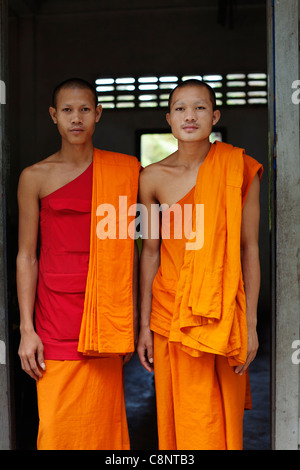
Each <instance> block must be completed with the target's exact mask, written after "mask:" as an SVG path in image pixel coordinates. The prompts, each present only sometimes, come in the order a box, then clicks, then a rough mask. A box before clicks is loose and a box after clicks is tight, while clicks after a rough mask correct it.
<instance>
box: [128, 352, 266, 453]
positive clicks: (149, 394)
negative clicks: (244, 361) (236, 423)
mask: <svg viewBox="0 0 300 470" xmlns="http://www.w3.org/2000/svg"><path fill="white" fill-rule="evenodd" d="M250 382H251V390H252V410H247V411H245V417H244V450H269V449H270V367H269V357H268V354H267V353H265V352H262V353H260V354H258V356H257V357H256V359H255V361H254V362H253V363H252V365H251V366H250ZM125 394H126V408H127V419H128V426H129V433H130V439H131V448H132V450H156V449H157V448H158V447H157V431H156V408H155V390H154V377H153V374H151V373H149V372H147V371H146V370H145V369H144V368H143V367H142V366H141V365H140V363H139V359H138V357H137V355H135V356H134V357H133V358H132V360H131V361H130V362H129V363H128V364H127V365H126V366H125Z"/></svg>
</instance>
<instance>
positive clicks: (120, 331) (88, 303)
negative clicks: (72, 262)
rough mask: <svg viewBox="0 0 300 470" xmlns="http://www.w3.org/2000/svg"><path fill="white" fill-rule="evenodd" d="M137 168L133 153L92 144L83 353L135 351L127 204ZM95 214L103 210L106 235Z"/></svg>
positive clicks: (81, 338) (80, 347) (132, 194)
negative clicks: (124, 153) (128, 153)
mask: <svg viewBox="0 0 300 470" xmlns="http://www.w3.org/2000/svg"><path fill="white" fill-rule="evenodd" d="M139 170H140V163H139V162H138V160H137V159H136V158H135V157H132V156H129V155H123V154H118V153H114V152H108V151H102V150H97V149H94V155H93V191H92V209H91V238H90V259H89V270H88V276H87V284H86V293H85V302H84V311H83V317H82V324H81V330H80V336H79V344H78V351H79V352H82V353H83V354H87V355H96V356H97V355H106V356H107V355H113V354H126V353H128V352H132V351H134V335H133V293H132V277H133V253H134V237H133V236H132V233H131V236H130V231H129V230H130V227H129V226H130V223H132V222H133V219H134V214H131V216H129V208H130V207H131V206H133V205H134V204H136V202H137V192H138V177H139ZM99 216H105V219H103V218H102V219H101V220H102V222H105V224H106V225H107V231H106V232H107V233H106V234H105V233H104V235H103V230H102V232H101V233H100V231H99V227H100V226H99V227H98V224H99V220H100V219H99ZM105 224H104V223H102V226H101V227H102V229H104V225H105Z"/></svg>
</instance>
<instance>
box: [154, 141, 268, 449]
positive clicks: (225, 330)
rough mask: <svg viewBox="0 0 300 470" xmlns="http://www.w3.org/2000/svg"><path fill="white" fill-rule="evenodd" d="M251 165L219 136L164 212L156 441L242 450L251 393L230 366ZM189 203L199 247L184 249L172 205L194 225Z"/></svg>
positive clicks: (241, 307) (240, 343)
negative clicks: (200, 208) (200, 223)
mask: <svg viewBox="0 0 300 470" xmlns="http://www.w3.org/2000/svg"><path fill="white" fill-rule="evenodd" d="M256 173H259V176H261V174H262V166H261V165H260V164H259V163H258V162H256V161H255V160H254V159H252V158H251V157H249V156H247V155H245V154H244V152H243V151H242V150H241V149H234V148H233V147H232V146H229V145H228V144H223V143H220V142H216V143H215V144H213V145H212V146H211V149H210V151H209V153H208V155H207V157H206V159H205V161H204V163H203V164H202V166H201V167H200V169H199V173H198V178H197V183H196V186H195V188H193V189H192V190H191V191H190V192H189V193H188V194H187V195H186V196H185V197H183V198H182V199H181V200H180V201H179V202H178V203H177V204H175V205H174V206H172V207H171V208H170V209H168V210H167V211H165V212H164V213H163V216H162V244H161V265H160V267H159V270H158V273H157V275H156V277H155V279H154V282H153V302H152V314H151V329H152V330H153V331H154V370H155V382H156V393H157V412H158V435H159V446H160V449H164V450H166V449H178V450H184V449H199V450H204V449H205V450H206V449H210V450H213V449H215V450H218V449H220V450H221V449H241V448H242V441H243V432H242V431H243V412H244V409H245V408H250V407H251V396H250V391H249V387H248V386H247V385H249V384H248V374H244V375H242V376H239V375H237V374H235V372H234V369H233V366H234V365H237V364H240V363H243V362H245V358H246V352H247V325H246V313H245V294H244V289H243V282H242V277H241V264H240V223H241V213H242V207H243V204H244V202H245V199H246V196H247V193H248V190H249V188H250V185H251V182H252V180H253V178H254V176H255V174H256ZM196 204H204V232H203V235H204V237H203V245H202V246H201V248H200V249H197V250H187V249H186V247H187V246H188V245H187V244H188V243H191V242H193V241H194V240H189V234H186V233H184V217H182V219H181V220H180V223H181V224H182V227H181V228H182V233H183V236H182V237H178V227H177V228H176V225H177V223H178V222H176V212H177V211H178V210H179V213H182V214H184V212H185V210H186V209H187V207H188V205H193V211H194V212H193V216H191V217H192V221H191V224H192V228H193V231H194V232H195V230H196V225H195V205H196ZM180 208H181V210H180ZM185 223H187V219H185ZM174 225H175V226H174ZM165 232H166V233H167V235H168V236H167V237H164V233H165ZM176 232H177V236H176V237H174V236H172V234H174V233H176ZM169 235H170V236H169Z"/></svg>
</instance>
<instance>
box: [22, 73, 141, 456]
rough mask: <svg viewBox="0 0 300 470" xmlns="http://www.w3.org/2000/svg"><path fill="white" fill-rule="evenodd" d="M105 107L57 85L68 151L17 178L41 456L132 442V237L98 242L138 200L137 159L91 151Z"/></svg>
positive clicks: (28, 357) (75, 86) (55, 114)
mask: <svg viewBox="0 0 300 470" xmlns="http://www.w3.org/2000/svg"><path fill="white" fill-rule="evenodd" d="M101 111H102V108H101V105H98V102H97V95H96V93H95V90H94V88H93V87H92V86H91V85H90V84H89V83H87V82H85V81H83V80H81V79H70V80H67V81H66V82H63V83H62V84H61V85H59V86H58V87H57V88H56V89H55V91H54V97H53V106H52V107H51V108H50V115H51V117H52V120H53V122H54V123H55V124H56V125H57V127H58V131H59V133H60V135H61V142H62V144H61V148H60V149H59V151H58V152H56V153H55V154H54V155H51V156H50V157H48V158H46V159H45V160H42V161H40V162H38V163H36V164H34V165H32V166H30V167H28V168H26V169H25V170H23V172H22V174H21V176H20V181H19V188H18V203H19V251H18V257H17V287H18V300H19V307H20V318H21V321H20V331H21V342H20V347H19V356H20V358H21V364H22V368H23V370H24V371H25V372H27V373H28V374H29V375H30V376H31V377H32V378H33V379H35V380H36V381H37V393H38V409H39V432H38V444H37V447H38V449H41V450H45V449H47V450H80V449H82V450H88V449H89V450H94V449H120V450H122V449H129V446H130V444H129V436H128V428H127V420H126V412H125V401H124V387H123V364H124V362H126V361H127V360H129V358H130V356H131V355H132V353H133V351H134V347H135V335H136V327H137V321H136V316H137V310H136V260H137V258H136V252H135V247H134V240H133V238H130V237H126V236H123V238H122V239H118V238H116V239H110V238H108V237H106V236H105V233H104V236H102V239H100V238H99V236H98V232H99V230H98V222H99V220H100V219H99V217H98V216H99V215H101V214H99V210H100V209H99V208H101V204H102V203H106V204H111V205H112V208H115V209H116V214H117V215H116V220H115V222H116V224H118V223H119V222H120V220H119V219H118V213H119V212H118V210H117V209H118V204H119V202H118V198H119V196H126V198H127V199H126V200H127V202H128V205H131V204H134V203H135V202H136V198H137V189H138V175H139V163H138V161H137V159H136V158H135V157H131V156H128V155H123V154H117V153H112V152H106V151H102V150H98V149H95V148H94V147H93V142H92V136H93V132H94V129H95V125H96V123H97V122H98V121H99V119H100V116H101ZM128 222H129V220H128ZM123 228H124V227H123ZM126 228H127V227H125V229H126ZM125 232H126V230H125ZM38 235H40V237H39V238H40V250H39V254H37V243H38ZM102 235H103V234H102ZM34 311H35V324H34V320H33V314H34Z"/></svg>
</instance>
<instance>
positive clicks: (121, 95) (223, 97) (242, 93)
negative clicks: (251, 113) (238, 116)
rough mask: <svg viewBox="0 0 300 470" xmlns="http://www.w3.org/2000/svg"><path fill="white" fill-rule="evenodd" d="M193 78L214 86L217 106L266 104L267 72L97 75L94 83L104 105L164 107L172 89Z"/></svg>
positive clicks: (109, 106)
mask: <svg viewBox="0 0 300 470" xmlns="http://www.w3.org/2000/svg"><path fill="white" fill-rule="evenodd" d="M190 78H196V79H198V80H203V81H205V82H207V83H208V84H209V85H210V86H211V87H212V88H214V90H215V93H216V98H217V105H218V106H220V107H223V106H231V107H232V106H253V105H266V104H267V75H266V74H265V73H248V74H246V73H230V74H227V75H224V76H223V75H218V74H210V75H208V74H207V75H202V76H201V75H185V76H183V77H177V76H175V75H164V76H161V77H159V76H152V75H151V76H150V75H149V76H144V77H119V78H112V77H107V78H105V77H103V78H98V79H97V80H96V81H95V84H96V90H97V93H98V100H99V103H101V104H102V106H103V108H108V109H120V108H125V109H130V108H133V109H149V108H152V109H153V108H156V109H162V108H167V107H168V98H169V94H170V92H171V91H172V90H173V88H175V87H176V85H178V84H179V83H181V82H183V81H185V80H188V79H190Z"/></svg>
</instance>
